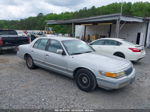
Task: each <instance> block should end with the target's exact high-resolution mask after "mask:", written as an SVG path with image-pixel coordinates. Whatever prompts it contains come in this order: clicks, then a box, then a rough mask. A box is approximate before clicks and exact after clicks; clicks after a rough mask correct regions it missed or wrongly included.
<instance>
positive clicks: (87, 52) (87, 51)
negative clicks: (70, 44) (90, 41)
mask: <svg viewBox="0 0 150 112" xmlns="http://www.w3.org/2000/svg"><path fill="white" fill-rule="evenodd" d="M90 52H92V51H86V52H80V53H72V54H71V55H78V54H84V53H90Z"/></svg>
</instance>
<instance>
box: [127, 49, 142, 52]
mask: <svg viewBox="0 0 150 112" xmlns="http://www.w3.org/2000/svg"><path fill="white" fill-rule="evenodd" d="M129 49H130V50H131V51H132V52H141V50H139V49H137V48H129Z"/></svg>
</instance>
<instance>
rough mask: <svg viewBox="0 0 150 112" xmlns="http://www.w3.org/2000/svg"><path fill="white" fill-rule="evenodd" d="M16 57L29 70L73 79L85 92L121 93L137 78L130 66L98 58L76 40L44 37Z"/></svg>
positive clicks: (21, 48) (118, 59)
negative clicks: (37, 70)
mask: <svg viewBox="0 0 150 112" xmlns="http://www.w3.org/2000/svg"><path fill="white" fill-rule="evenodd" d="M17 55H18V56H19V57H21V58H22V59H25V60H26V65H27V67H28V68H29V69H34V68H36V67H37V66H38V67H42V68H46V69H49V70H52V71H55V72H58V73H61V74H63V75H66V76H68V77H71V78H73V79H74V80H75V82H76V84H77V86H78V87H79V88H80V89H81V90H83V91H92V90H94V89H95V88H96V86H99V87H102V88H104V89H108V90H110V89H119V88H122V87H124V86H126V85H128V84H130V83H132V82H133V80H134V78H135V69H134V68H133V65H132V64H131V62H129V61H127V60H125V59H122V58H119V57H114V56H111V57H108V56H104V55H98V54H96V53H95V51H94V50H93V49H92V48H91V47H90V46H89V45H88V44H86V43H85V42H83V41H81V40H78V39H75V38H65V37H55V36H53V37H41V38H38V39H35V40H34V41H33V42H32V43H31V44H28V45H20V46H19V47H18V52H17Z"/></svg>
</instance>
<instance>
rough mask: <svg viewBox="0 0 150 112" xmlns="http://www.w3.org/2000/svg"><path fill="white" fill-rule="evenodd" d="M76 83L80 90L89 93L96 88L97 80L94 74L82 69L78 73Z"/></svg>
mask: <svg viewBox="0 0 150 112" xmlns="http://www.w3.org/2000/svg"><path fill="white" fill-rule="evenodd" d="M75 81H76V84H77V86H78V87H79V89H81V90H83V91H86V92H89V91H92V90H94V89H95V88H96V85H97V83H96V78H95V76H94V75H93V73H92V72H91V71H89V70H87V69H80V70H78V71H77V72H76V75H75Z"/></svg>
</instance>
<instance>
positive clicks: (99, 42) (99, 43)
mask: <svg viewBox="0 0 150 112" xmlns="http://www.w3.org/2000/svg"><path fill="white" fill-rule="evenodd" d="M91 45H104V40H97V41H95V42H93V43H92V44H91Z"/></svg>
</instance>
